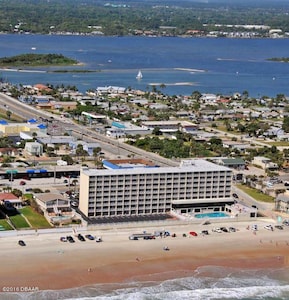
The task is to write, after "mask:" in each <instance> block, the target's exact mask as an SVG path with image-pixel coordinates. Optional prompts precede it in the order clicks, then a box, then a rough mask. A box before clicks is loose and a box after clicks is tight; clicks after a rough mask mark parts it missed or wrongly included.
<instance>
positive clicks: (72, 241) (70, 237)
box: [66, 235, 75, 243]
mask: <svg viewBox="0 0 289 300" xmlns="http://www.w3.org/2000/svg"><path fill="white" fill-rule="evenodd" d="M66 238H67V240H68V242H69V243H75V240H74V238H73V237H72V236H71V235H68V236H67V237H66Z"/></svg>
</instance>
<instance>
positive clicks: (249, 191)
mask: <svg viewBox="0 0 289 300" xmlns="http://www.w3.org/2000/svg"><path fill="white" fill-rule="evenodd" d="M237 187H238V188H239V189H240V190H242V191H243V192H245V193H246V194H248V195H249V196H251V197H252V198H254V199H255V200H257V201H261V202H267V203H274V198H273V197H271V196H269V195H265V194H263V193H262V192H260V191H258V190H256V189H253V188H250V187H248V186H246V185H242V184H238V185H237Z"/></svg>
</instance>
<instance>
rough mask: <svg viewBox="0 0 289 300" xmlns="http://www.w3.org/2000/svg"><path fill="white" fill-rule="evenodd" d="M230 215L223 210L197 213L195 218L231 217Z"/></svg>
mask: <svg viewBox="0 0 289 300" xmlns="http://www.w3.org/2000/svg"><path fill="white" fill-rule="evenodd" d="M229 217H230V216H229V215H227V214H225V213H223V212H219V211H218V212H212V213H204V214H195V218H197V219H203V218H229Z"/></svg>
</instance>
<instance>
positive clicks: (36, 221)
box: [19, 206, 51, 228]
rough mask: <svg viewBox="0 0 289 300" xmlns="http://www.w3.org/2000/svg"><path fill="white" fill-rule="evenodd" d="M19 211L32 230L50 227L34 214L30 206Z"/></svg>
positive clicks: (44, 220)
mask: <svg viewBox="0 0 289 300" xmlns="http://www.w3.org/2000/svg"><path fill="white" fill-rule="evenodd" d="M19 211H20V212H21V213H22V214H23V215H24V216H25V217H26V218H27V220H28V221H29V222H30V224H31V225H32V227H33V228H49V227H51V225H50V224H49V223H48V222H47V220H46V219H45V217H44V216H42V215H41V214H39V213H37V212H35V211H34V210H33V209H32V208H31V207H30V206H26V207H24V208H21V209H19Z"/></svg>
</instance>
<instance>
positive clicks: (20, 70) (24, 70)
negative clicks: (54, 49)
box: [0, 68, 47, 73]
mask: <svg viewBox="0 0 289 300" xmlns="http://www.w3.org/2000/svg"><path fill="white" fill-rule="evenodd" d="M0 70H1V71H5V72H21V73H47V71H43V70H26V69H10V68H0Z"/></svg>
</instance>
